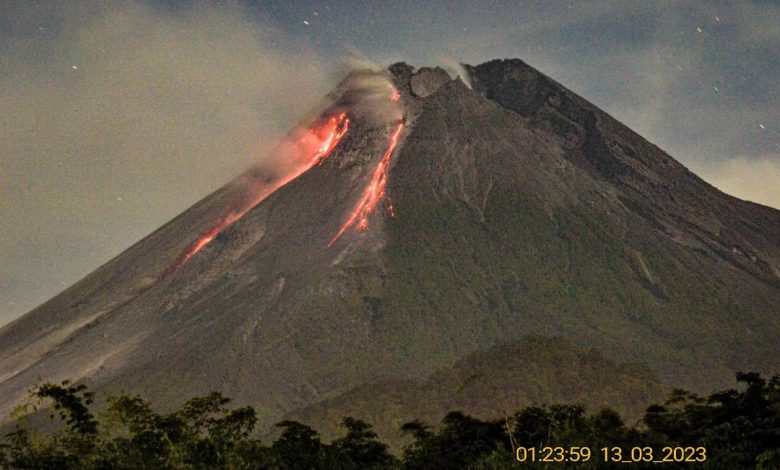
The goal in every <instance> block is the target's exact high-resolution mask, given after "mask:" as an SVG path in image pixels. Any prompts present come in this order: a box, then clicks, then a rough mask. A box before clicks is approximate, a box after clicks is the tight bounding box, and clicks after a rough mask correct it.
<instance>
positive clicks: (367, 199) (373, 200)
mask: <svg viewBox="0 0 780 470" xmlns="http://www.w3.org/2000/svg"><path fill="white" fill-rule="evenodd" d="M403 130H404V123H403V121H400V122H399V123H398V126H397V127H396V128H395V131H393V134H392V135H391V136H390V142H389V143H388V144H387V150H385V154H384V155H383V156H382V160H380V161H379V164H378V165H377V166H376V168H375V169H374V174H373V175H372V176H371V182H370V183H368V186H367V187H366V189H365V190H364V191H363V195H362V196H361V197H360V200H359V201H358V203H357V205H356V206H355V208H354V209H353V210H352V213H351V214H350V216H349V218H348V219H347V221H346V222H344V225H342V226H341V229H340V230H339V231H338V233H337V234H336V235H335V236H334V237H333V238H332V239H331V240H330V242H329V243H328V246H331V245H333V243H334V242H335V241H336V240H337V239H338V238H339V237H340V236H341V235H342V234H343V233H344V232H346V231H347V229H349V228H350V227H352V226H353V225H354V226H356V227H357V229H358V230H366V229H368V216H369V215H371V213H372V212H374V210H376V206H377V205H378V204H379V201H381V200H382V198H383V197H386V196H387V194H386V192H385V188H386V186H387V168H388V167H389V166H390V157H391V156H392V155H393V151H394V150H395V147H396V146H397V145H398V138H399V137H400V135H401V132H402V131H403ZM388 201H389V198H388ZM388 210H389V211H390V215H392V216H393V217H395V213H394V212H393V205H392V203H388Z"/></svg>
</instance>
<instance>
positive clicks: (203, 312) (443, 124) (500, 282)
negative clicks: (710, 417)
mask: <svg viewBox="0 0 780 470" xmlns="http://www.w3.org/2000/svg"><path fill="white" fill-rule="evenodd" d="M468 70H469V73H470V74H471V75H472V77H471V78H472V80H473V84H474V89H473V90H472V89H469V88H468V87H466V86H465V85H464V84H463V83H462V82H461V81H460V80H457V79H456V80H451V79H450V77H448V76H447V75H446V73H444V72H443V71H441V70H438V69H427V68H424V69H420V70H419V71H415V70H414V69H412V68H411V67H409V66H407V65H405V64H396V65H394V66H391V67H390V69H389V73H390V76H391V77H392V79H393V81H394V83H395V85H396V87H397V88H398V90H399V91H400V93H401V100H400V103H401V104H402V106H403V111H404V116H405V129H404V131H403V133H402V135H401V140H400V142H399V144H398V147H397V149H396V151H395V153H394V154H393V156H392V160H391V164H390V168H389V172H388V183H387V193H388V195H389V198H390V199H391V200H392V204H393V207H394V213H395V217H392V216H391V215H390V214H389V212H388V211H386V210H384V208H383V207H379V208H378V209H377V210H376V211H375V212H374V213H372V215H371V216H370V219H369V221H370V227H369V229H368V230H367V231H365V232H359V231H356V230H354V229H351V230H348V231H347V232H346V233H345V234H344V235H343V236H341V237H340V238H339V239H338V240H336V241H335V242H334V244H333V245H332V247H330V248H329V247H328V242H329V241H330V240H331V238H332V237H333V235H334V234H335V233H337V232H338V230H339V228H340V227H341V225H342V223H343V222H344V221H345V219H346V217H347V216H348V214H349V213H350V212H351V211H352V210H353V208H354V206H355V204H356V202H357V201H358V199H359V198H360V196H361V194H362V193H363V191H364V188H365V186H366V184H367V183H368V181H369V180H370V179H371V175H372V172H373V171H374V169H375V168H376V166H377V163H378V161H379V159H380V158H381V156H382V154H383V152H384V151H385V148H386V145H387V139H388V136H389V134H390V133H391V131H392V129H393V127H394V125H393V123H390V122H388V123H384V124H382V123H377V122H373V121H369V120H366V119H361V115H360V114H359V113H353V116H352V125H351V126H350V129H349V131H348V133H347V134H346V135H345V136H344V138H343V139H342V141H341V142H340V143H339V145H338V146H337V147H336V148H335V150H334V151H333V153H332V155H331V156H330V157H329V158H328V159H327V160H325V161H324V162H323V163H322V164H321V165H318V166H315V167H313V168H312V169H311V170H310V171H308V172H307V173H305V174H303V175H302V176H301V177H299V178H298V179H296V180H294V181H292V182H290V183H289V184H287V185H285V186H283V187H282V188H280V189H279V190H277V191H276V192H275V193H273V194H272V195H271V196H270V197H268V198H267V199H266V200H264V201H263V202H262V203H260V204H259V205H258V206H257V207H255V208H254V209H253V210H251V211H250V212H248V213H247V214H246V215H245V216H244V217H243V218H241V219H240V220H238V221H237V222H235V223H234V224H233V225H231V226H230V227H228V228H227V229H226V230H225V231H224V232H222V233H221V234H220V235H219V236H217V237H216V238H215V239H214V240H213V241H212V242H211V243H210V244H209V245H207V246H206V247H205V248H204V249H203V250H201V251H200V252H198V253H197V254H195V256H193V257H192V258H191V259H190V260H189V261H188V262H187V263H186V264H184V265H183V266H181V267H180V268H179V269H176V270H174V271H172V272H170V271H169V270H168V267H169V266H170V265H171V263H172V262H174V261H175V259H176V257H177V256H178V255H179V254H180V253H181V252H182V250H184V249H185V248H186V247H187V246H188V244H190V243H191V242H192V240H193V238H194V237H195V236H197V235H198V234H200V233H203V231H204V230H206V229H207V228H208V227H209V226H210V224H211V223H213V221H214V219H215V218H216V217H218V216H219V214H220V212H221V211H222V210H223V208H224V207H225V205H227V204H229V201H230V200H231V199H232V198H235V197H236V194H235V191H237V190H236V188H235V187H232V186H228V187H226V188H224V189H222V190H220V191H217V192H216V193H214V194H212V195H211V196H209V197H207V198H206V199H204V200H203V201H201V202H199V203H198V204H196V205H195V206H194V207H193V208H191V209H190V210H188V211H186V212H185V213H184V214H182V215H181V216H179V217H177V218H176V219H174V220H173V221H171V222H170V223H168V224H167V225H166V226H164V227H162V228H161V229H159V230H158V231H156V232H155V233H153V234H152V235H150V236H149V237H147V238H146V239H144V240H142V241H141V242H139V243H138V244H137V245H135V246H133V247H132V248H130V249H129V250H127V251H126V252H124V253H123V254H121V255H120V256H118V257H117V258H115V259H114V260H112V261H110V262H109V263H107V264H106V265H105V266H103V267H101V268H100V269H98V270H97V271H95V272H94V273H92V274H91V275H89V276H88V277H86V278H85V279H84V280H82V281H80V282H79V283H78V284H76V285H74V286H73V287H71V288H70V289H68V290H66V291H65V292H63V293H62V294H60V295H59V296H57V297H55V298H54V299H52V300H51V301H49V302H47V303H45V304H44V305H42V306H40V307H38V308H37V309H35V310H33V311H32V312H30V313H28V314H27V315H25V316H24V317H22V318H20V319H18V320H17V321H15V322H13V323H11V324H9V325H7V326H5V327H4V328H2V329H1V330H0V412H3V413H4V412H5V411H7V410H9V409H10V407H11V406H13V405H14V404H15V403H18V401H19V400H20V399H21V398H22V396H23V393H24V390H25V389H26V388H27V387H29V386H31V385H32V384H34V383H35V382H36V381H37V380H38V379H39V378H43V379H45V380H62V379H66V378H68V379H75V380H81V381H84V382H86V383H89V384H91V385H92V386H93V387H94V388H97V389H98V390H103V391H117V390H126V391H130V392H139V393H143V394H144V395H145V396H147V397H150V398H152V399H153V400H154V401H155V402H158V403H160V402H163V403H164V402H171V401H173V402H180V401H181V400H182V399H184V398H186V397H189V396H192V395H195V394H202V393H206V392H208V391H211V390H219V391H222V392H224V393H225V394H226V395H228V396H231V397H234V398H235V399H237V400H238V402H240V403H253V404H255V405H259V406H260V410H261V412H262V418H263V419H264V421H265V422H269V421H270V420H274V419H277V418H278V417H280V416H281V415H282V414H283V413H285V412H289V411H292V410H295V409H298V408H302V407H305V406H308V405H312V404H314V403H316V402H318V401H321V400H324V399H328V398H332V397H335V396H337V395H338V394H340V393H343V392H346V391H347V390H350V389H353V388H354V387H357V386H360V385H361V384H366V383H372V382H377V381H381V380H385V379H391V378H411V379H420V380H421V379H424V378H425V377H427V376H428V375H429V374H431V373H432V372H433V371H434V370H436V369H437V368H439V367H443V366H450V365H452V364H454V363H455V362H456V361H458V360H459V359H462V358H464V357H465V356H467V355H468V354H471V353H473V352H475V351H478V350H482V349H486V348H490V347H493V346H496V345H499V344H501V343H504V342H507V341H511V340H513V339H515V338H521V337H525V336H526V335H529V334H535V335H545V336H560V337H564V338H567V339H569V340H571V341H573V342H574V343H576V344H577V345H579V346H581V347H596V348H598V349H599V350H600V351H602V352H603V354H604V356H605V357H606V358H608V359H610V360H613V361H615V362H641V363H644V364H646V365H647V366H648V367H649V368H650V369H651V370H652V371H653V372H654V373H655V374H657V375H658V376H659V377H660V378H661V379H663V380H664V381H665V382H666V383H668V384H671V385H674V386H685V387H689V388H693V389H695V390H698V391H704V390H711V389H713V388H715V387H721V386H724V385H725V384H727V383H731V381H732V378H733V372H734V371H738V370H761V371H774V372H777V371H778V370H780V341H777V338H779V337H780V315H778V314H779V313H780V312H778V310H779V309H780V308H779V306H780V212H778V211H776V210H774V209H770V208H767V207H763V206H760V205H757V204H753V203H749V202H745V201H741V200H738V199H736V198H733V197H730V196H727V195H725V194H723V193H721V192H719V191H718V190H716V189H715V188H713V187H712V186H710V185H708V184H706V183H705V182H704V181H702V180H701V179H699V178H698V177H696V176H695V175H693V174H692V173H691V172H689V171H688V170H686V169H685V168H684V167H683V166H682V165H680V164H679V163H677V162H676V161H675V160H673V159H672V158H671V157H670V156H668V155H667V154H665V153H664V152H663V151H661V150H660V149H658V148H657V147H655V146H653V145H652V144H650V143H648V142H647V141H645V140H644V139H643V138H641V137H640V136H639V135H637V134H635V133H634V132H632V131H631V130H629V129H628V128H626V127H625V126H623V125H621V124H620V123H618V122H617V121H615V120H614V119H613V118H611V117H610V116H608V115H607V114H606V113H604V112H603V111H600V110H599V109H597V108H596V107H594V106H593V105H591V104H589V103H588V102H586V101H585V100H583V99H582V98H580V97H578V96H577V95H575V94H574V93H572V92H571V91H568V90H566V89H565V88H564V87H562V86H561V85H559V84H557V83H556V82H554V81H552V80H551V79H549V78H547V77H546V76H544V75H542V74H541V73H539V72H538V71H536V70H534V69H532V68H531V67H529V66H527V65H526V64H524V63H523V62H521V61H517V60H512V61H493V62H489V63H486V64H483V65H480V66H477V67H468ZM348 82H349V80H347V82H345V83H348ZM344 86H346V85H342V87H344ZM348 112H352V110H350V109H348ZM167 270H168V271H167ZM518 387H522V384H521V383H518Z"/></svg>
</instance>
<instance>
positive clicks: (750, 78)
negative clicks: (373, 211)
mask: <svg viewBox="0 0 780 470" xmlns="http://www.w3.org/2000/svg"><path fill="white" fill-rule="evenodd" d="M54 3H57V5H52V4H54ZM778 25H780V4H778V3H777V2H758V1H757V2H706V3H705V2H674V1H664V2H649V1H648V2H634V1H621V2H617V1H616V2H611V1H596V2H586V1H568V2H555V1H536V2H530V1H528V2H510V1H503V2H489V1H479V2H476V1H474V2H450V1H425V2H422V1H418V2H411V1H399V2H379V1H329V2H326V1H315V2H304V1H288V2H274V3H271V2H256V1H244V2H241V1H232V2H220V3H215V2H200V3H182V2H172V1H141V0H138V1H135V2H118V1H117V2H112V1H108V2H106V1H103V2H98V1H92V0H84V1H70V2H68V1H65V2H46V1H22V0H20V1H17V2H11V1H4V0H0V155H2V158H1V159H0V324H2V323H5V322H7V321H10V320H11V319H13V318H15V317H16V316H18V315H20V314H22V313H24V312H26V311H28V310H29V309H30V308H32V307H34V306H35V305H37V304H39V303H40V302H42V301H44V300H46V299H47V298H49V297H51V296H52V295H54V294H56V293H57V292H58V291H60V290H62V289H63V288H64V287H65V286H67V285H70V284H72V283H73V282H75V281H76V280H78V279H79V278H80V277H82V276H84V275H85V274H87V273H88V272H90V271H91V270H93V269H94V268H96V267H97V266H99V265H100V264H102V263H103V262H105V261H107V260H108V259H109V258H111V257H112V256H114V255H116V254H118V253H119V252H120V251H122V250H123V249H124V248H126V247H128V246H129V245H130V244H132V243H133V242H135V241H137V240H139V239H140V238H142V237H143V236H144V235H146V234H148V233H150V232H151V231H152V230H154V229H155V228H156V227H158V226H160V225H161V224H163V223H164V222H166V221H167V220H169V219H171V218H172V217H173V216H175V215H176V214H178V213H179V212H181V211H182V210H184V209H186V208H187V207H188V206H189V205H191V204H192V203H193V202H195V201H196V200H197V199H199V198H201V197H203V196H205V195H206V194H208V193H209V192H210V191H212V190H214V189H215V188H216V187H218V186H219V185H221V184H223V183H224V182H226V181H228V180H229V179H230V178H231V176H233V175H235V174H236V173H238V172H239V171H240V170H241V169H242V168H245V167H246V166H247V165H249V164H250V163H252V162H257V161H262V158H263V149H265V148H267V147H269V146H270V145H272V144H273V142H274V140H275V139H276V138H278V137H279V135H280V133H282V132H284V130H285V129H287V128H288V127H289V126H290V125H292V123H294V122H295V121H296V119H297V118H300V117H301V115H303V114H304V113H305V111H306V110H307V109H308V108H309V107H310V106H312V104H313V103H315V102H316V101H317V100H318V99H319V98H320V97H321V96H322V95H323V94H324V93H326V92H327V91H328V90H329V89H330V87H332V86H333V84H334V83H335V81H336V79H337V77H338V73H339V71H340V70H343V63H344V58H345V56H346V54H347V51H348V50H351V49H355V48H356V49H357V50H359V51H360V52H362V53H363V54H364V55H365V56H366V57H368V58H369V59H371V60H373V61H375V62H378V63H381V64H387V63H390V62H394V61H397V60H405V61H407V62H409V63H411V64H412V65H415V66H422V65H434V64H436V63H442V64H443V63H447V62H453V61H458V62H465V63H472V64H476V63H481V62H484V61H487V60H490V59H493V58H509V57H517V58H521V59H523V60H525V61H526V62H528V63H529V64H531V65H533V66H535V67H536V68H538V69H540V70H541V71H542V72H544V73H546V74H547V75H549V76H551V77H553V78H554V79H556V80H558V81H559V82H561V83H563V84H564V85H565V86H567V87H569V88H571V89H572V90H574V91H575V92H577V93H579V94H581V95H582V96H584V97H585V98H586V99H588V100H590V101H592V102H593V103H595V104H596V105H598V106H600V107H602V108H603V109H605V110H606V111H608V112H609V113H610V114H612V115H613V116H615V117H616V118H617V119H619V120H621V121H623V122H624V123H626V124H627V125H629V126H630V127H632V128H633V129H635V130H636V131H638V132H639V133H640V134H642V135H644V136H645V137H647V138H648V139H649V140H650V141H652V142H653V143H655V144H657V145H659V146H660V147H661V148H663V149H665V150H666V151H668V152H669V153H670V154H671V155H672V156H674V157H675V158H677V159H678V160H680V161H681V162H682V163H684V164H685V165H687V166H688V167H689V168H691V169H692V170H693V171H694V172H696V173H698V174H699V175H701V176H702V177H704V178H705V179H707V180H708V181H710V182H711V183H713V184H714V185H716V186H718V187H720V188H721V189H723V190H725V191H726V192H729V193H731V194H734V195H736V196H739V197H742V198H745V199H749V200H753V201H756V202H760V203H763V204H767V205H771V206H774V207H780V131H779V130H778V118H779V117H780V97H778V76H780V26H778Z"/></svg>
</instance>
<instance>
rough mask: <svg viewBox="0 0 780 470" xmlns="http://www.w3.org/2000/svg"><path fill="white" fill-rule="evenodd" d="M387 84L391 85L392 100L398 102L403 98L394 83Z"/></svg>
mask: <svg viewBox="0 0 780 470" xmlns="http://www.w3.org/2000/svg"><path fill="white" fill-rule="evenodd" d="M387 86H389V87H390V101H392V102H393V103H397V102H398V100H400V99H401V94H400V93H398V90H396V88H395V87H394V86H393V84H392V83H388V84H387Z"/></svg>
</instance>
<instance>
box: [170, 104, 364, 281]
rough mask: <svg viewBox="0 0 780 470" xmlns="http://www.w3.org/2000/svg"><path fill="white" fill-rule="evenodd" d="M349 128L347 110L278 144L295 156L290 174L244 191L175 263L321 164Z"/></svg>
mask: <svg viewBox="0 0 780 470" xmlns="http://www.w3.org/2000/svg"><path fill="white" fill-rule="evenodd" d="M348 129H349V117H347V113H346V112H342V113H339V114H336V115H333V116H330V117H329V118H328V120H327V122H326V123H325V124H323V125H321V126H319V127H314V128H310V129H307V130H306V132H305V133H304V135H303V136H301V137H299V138H298V139H296V140H295V141H293V142H289V141H284V142H281V143H280V144H279V146H278V147H277V152H279V153H282V154H286V153H289V155H284V157H286V158H292V159H293V168H292V170H291V171H289V172H288V173H287V174H285V175H283V176H282V177H280V178H279V179H278V180H276V181H274V182H273V183H272V184H271V185H262V186H258V187H255V188H253V189H252V191H253V192H252V193H251V194H248V195H245V197H243V198H242V199H241V200H240V201H238V202H237V203H236V204H237V207H234V208H233V209H231V210H230V212H228V213H227V215H225V216H223V217H222V218H220V219H219V220H218V221H217V222H216V223H215V224H214V225H213V226H212V227H211V228H209V229H208V230H207V231H205V232H203V233H202V234H201V235H200V237H198V238H197V239H195V240H194V241H193V242H192V243H190V244H189V245H188V246H187V248H186V249H185V250H184V251H183V252H182V254H181V255H179V257H178V258H177V260H176V262H175V263H174V265H173V267H174V268H177V267H180V266H182V265H183V264H184V263H186V262H187V261H188V260H189V259H190V258H192V257H193V255H195V253H197V252H198V251H200V250H201V249H202V248H203V247H204V246H206V245H208V244H209V242H211V240H213V239H214V237H216V236H217V235H219V234H220V232H222V231H223V230H225V229H226V228H227V227H229V226H230V225H232V224H233V223H234V222H235V221H237V220H238V219H240V218H241V217H243V216H244V214H246V213H247V212H249V211H250V210H252V208H253V207H255V206H256V205H258V204H259V203H260V202H262V201H263V200H264V199H265V198H267V197H268V196H270V195H271V194H272V193H273V192H274V191H276V190H277V189H279V188H281V187H282V186H284V185H285V184H287V183H289V182H290V181H292V180H294V179H295V178H297V177H298V176H300V175H301V174H303V173H305V172H306V171H308V170H309V169H311V167H313V166H314V165H317V164H320V163H322V162H323V160H325V159H326V158H328V156H330V153H331V152H332V151H333V149H334V148H335V147H336V145H338V143H339V142H340V141H341V138H342V137H344V134H346V133H347V130H348Z"/></svg>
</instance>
